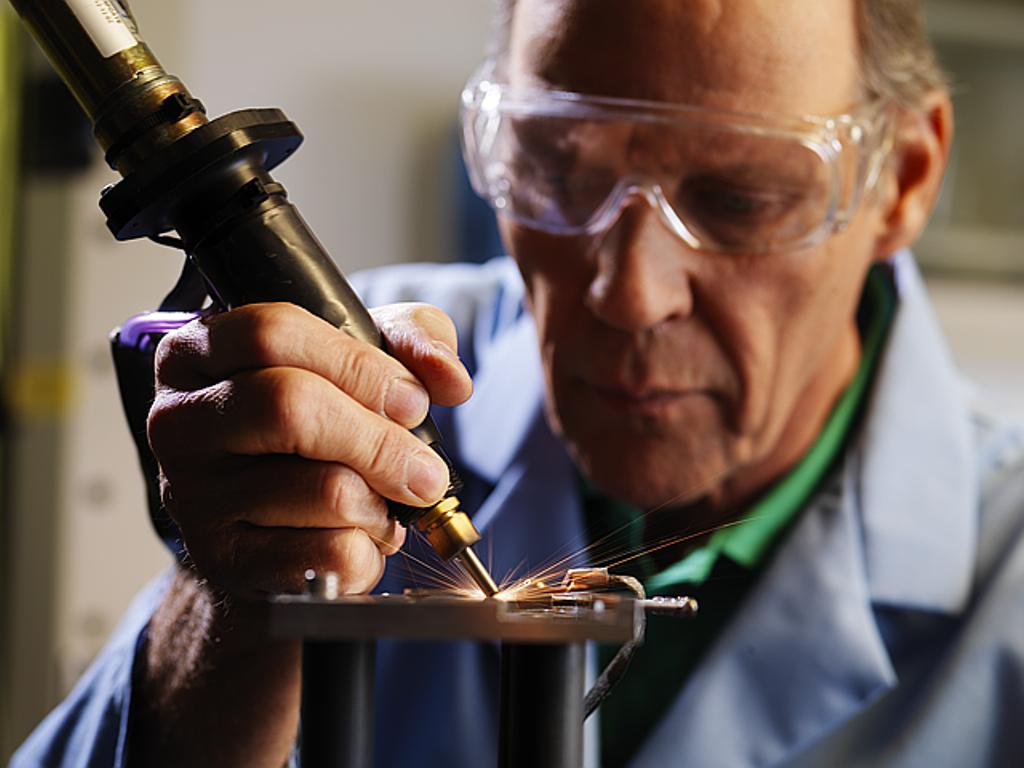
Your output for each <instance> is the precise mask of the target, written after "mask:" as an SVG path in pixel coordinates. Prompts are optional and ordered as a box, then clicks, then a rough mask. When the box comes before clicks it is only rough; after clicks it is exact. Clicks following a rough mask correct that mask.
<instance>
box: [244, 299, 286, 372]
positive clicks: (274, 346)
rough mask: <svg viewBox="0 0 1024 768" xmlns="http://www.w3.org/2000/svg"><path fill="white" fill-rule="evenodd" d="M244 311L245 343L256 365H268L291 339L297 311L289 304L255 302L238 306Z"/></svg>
mask: <svg viewBox="0 0 1024 768" xmlns="http://www.w3.org/2000/svg"><path fill="white" fill-rule="evenodd" d="M236 311H237V312H240V313H244V315H243V316H244V320H245V326H244V329H243V330H244V334H245V336H246V339H247V341H246V343H247V345H248V346H249V347H250V351H251V353H252V355H253V357H254V358H255V360H256V362H257V364H261V365H269V364H272V363H273V362H274V361H275V360H276V359H277V357H278V356H279V354H280V350H281V349H282V346H283V345H287V344H290V343H292V342H293V341H294V339H295V332H296V328H295V326H296V325H297V321H298V318H297V315H298V313H299V312H300V311H301V310H299V308H298V307H295V306H293V305H290V304H284V303H277V304H258V305H252V306H248V307H240V308H239V309H238V310H236Z"/></svg>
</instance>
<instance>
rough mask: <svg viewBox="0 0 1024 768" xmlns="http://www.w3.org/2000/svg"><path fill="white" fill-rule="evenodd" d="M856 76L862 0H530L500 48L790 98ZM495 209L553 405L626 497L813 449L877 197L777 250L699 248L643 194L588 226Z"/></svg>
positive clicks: (603, 76) (849, 332)
mask: <svg viewBox="0 0 1024 768" xmlns="http://www.w3.org/2000/svg"><path fill="white" fill-rule="evenodd" d="M858 75H859V65H858V52H857V40H856V28H855V9H854V6H853V2H852V0H825V2H818V3H805V2H796V0H782V1H780V0H732V1H731V2H716V1H715V0H697V1H695V2H685V3H683V2H678V0H630V2H629V3H604V2H580V1H574V0H519V3H518V5H517V8H516V13H515V18H514V20H513V26H512V33H511V40H510V51H509V59H508V79H509V82H510V83H511V85H513V86H529V87H534V88H537V87H540V88H548V89H558V90H565V91H577V92H582V93H587V94H594V95H604V96H613V97H622V98H633V99H644V100H653V101H668V102H677V103H682V104H688V105H693V106H699V107H707V108H712V109H717V110H725V111H732V112H745V113H760V114H766V115H779V116H801V115H828V114H838V113H841V112H844V111H847V110H849V109H850V108H851V107H853V106H855V105H856V104H857V103H858V102H859V101H861V99H862V94H861V91H860V84H859V79H858ZM650 133H651V132H648V134H650ZM643 141H646V142H649V145H645V146H644V147H642V150H643V151H648V152H650V153H653V154H654V155H656V156H660V155H659V153H668V154H671V153H672V152H673V151H678V150H680V149H681V148H679V147H675V148H672V147H668V146H659V144H658V141H659V140H658V137H657V135H649V136H648V137H647V138H645V139H644V140H643ZM590 151H592V152H593V153H594V154H595V155H596V156H600V154H601V152H602V147H600V146H594V147H590ZM501 226H502V232H503V236H504V237H505V241H506V244H507V245H508V247H509V249H510V251H511V253H512V254H513V255H514V257H515V259H516V261H517V262H518V264H519V267H520V269H521V271H522V274H523V277H524V279H525V282H526V286H527V292H528V299H529V303H530V309H531V312H532V314H533V316H534V318H535V320H536V324H537V330H538V334H539V338H540V344H541V352H542V358H543V363H544V369H545V374H546V384H547V390H548V410H549V417H550V420H551V422H552V424H553V426H554V428H555V429H556V431H558V432H559V433H560V434H561V435H562V436H563V438H564V439H565V441H566V443H567V445H568V446H569V448H570V450H571V452H572V453H573V455H574V457H575V458H576V460H577V462H578V463H579V465H580V467H581V469H582V470H583V471H584V472H585V473H586V474H587V475H588V477H590V478H591V480H592V481H593V482H594V483H595V484H597V485H598V486H599V487H601V488H603V489H604V490H606V491H608V492H610V493H612V494H613V495H615V496H617V497H619V498H622V499H626V500H629V501H632V502H634V503H637V504H639V505H641V506H644V507H654V506H658V505H662V504H671V503H683V502H687V501H691V500H694V499H696V498H698V497H702V496H706V497H710V498H712V499H715V498H724V497H729V496H730V495H736V494H740V495H742V494H743V493H752V492H756V491H757V490H758V483H759V482H761V481H763V482H768V481H770V480H772V479H774V477H776V476H778V474H780V473H781V472H783V471H784V470H785V469H786V468H788V467H789V466H790V465H791V464H792V463H793V462H794V461H796V460H797V459H798V458H799V455H800V454H801V453H802V452H803V451H804V450H806V448H807V447H808V446H809V443H810V442H811V440H813V437H814V436H815V435H816V434H817V431H818V430H819V429H820V427H821V425H822V423H823V421H824V419H825V417H826V416H827V414H828V411H829V409H830V407H831V405H832V403H833V402H834V400H835V398H836V396H837V395H838V394H839V393H840V392H841V390H842V389H843V387H844V385H845V383H846V382H847V381H848V379H849V377H850V376H851V375H852V373H853V371H854V370H855V368H856V364H857V358H858V341H857V333H856V327H855V324H854V316H855V311H856V306H857V301H858V298H859V295H860V290H861V286H862V284H863V277H864V274H865V273H866V270H867V268H868V266H869V264H870V262H871V260H872V256H873V253H874V250H875V248H874V246H875V238H876V236H877V233H878V232H879V228H880V226H881V213H880V212H879V211H878V210H877V209H876V208H874V207H873V206H871V205H868V204H862V205H861V209H860V210H859V211H858V213H857V215H856V217H855V218H854V220H853V222H852V223H851V225H850V226H849V228H847V229H846V230H845V231H844V232H842V233H840V234H837V235H834V236H833V237H831V238H829V239H827V240H826V241H825V242H824V243H823V244H821V245H819V246H815V247H813V248H805V249H802V250H799V251H792V252H780V253H774V254H772V255H770V256H766V255H764V254H756V255H755V254H744V253H740V254H732V255H722V254H717V253H708V252H696V251H694V250H692V249H690V248H689V247H688V246H687V245H686V244H685V243H684V242H683V241H682V240H680V239H679V238H678V237H676V236H675V235H674V234H672V233H671V232H670V231H669V230H668V229H667V228H666V226H665V225H664V224H663V223H662V221H661V219H660V218H659V216H658V214H657V213H656V212H655V211H654V209H653V208H652V207H651V206H650V205H648V204H647V203H646V202H644V201H643V199H642V198H637V199H635V200H632V201H631V202H630V203H629V204H628V205H627V206H625V207H624V209H623V211H622V214H621V216H620V217H619V218H618V219H617V221H616V222H615V224H614V225H612V227H611V228H610V229H609V230H608V231H606V232H604V233H603V234H600V235H596V236H579V237H568V236H558V235H552V234H546V233H543V232H539V231H536V230H531V229H528V228H524V227H521V226H517V225H515V224H513V223H512V222H510V221H508V220H502V222H501Z"/></svg>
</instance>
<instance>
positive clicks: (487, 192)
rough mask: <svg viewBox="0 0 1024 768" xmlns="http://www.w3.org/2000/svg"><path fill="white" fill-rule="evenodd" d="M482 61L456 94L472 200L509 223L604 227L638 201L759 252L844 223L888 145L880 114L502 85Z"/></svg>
mask: <svg viewBox="0 0 1024 768" xmlns="http://www.w3.org/2000/svg"><path fill="white" fill-rule="evenodd" d="M490 71H491V68H490V67H489V66H485V67H484V68H482V69H481V70H480V71H479V72H478V74H477V75H476V76H474V78H473V79H471V80H470V81H469V83H468V84H467V86H466V88H465V90H464V91H463V94H462V114H461V117H462V139H463V150H464V152H465V157H466V164H467V166H468V168H469V173H470V178H471V180H472V183H473V187H474V189H475V190H476V192H477V193H478V194H479V195H480V196H481V197H483V198H484V199H486V200H487V201H489V202H490V204H491V205H492V207H493V208H494V209H495V210H496V211H497V212H499V213H500V214H502V215H504V216H507V217H509V218H510V219H512V220H513V221H515V222H516V223H518V224H520V225H522V226H525V227H529V228H533V229H538V230H542V231H545V232H550V233H553V234H557V235H572V236H579V235H595V234H599V233H601V232H604V231H607V229H609V228H610V227H611V226H612V225H613V224H614V223H615V221H616V220H617V219H618V217H619V215H620V213H621V211H622V209H623V207H624V206H625V205H626V204H628V203H630V202H633V201H637V200H643V201H646V202H647V203H648V204H649V205H650V206H651V207H652V208H654V209H655V210H656V211H658V213H659V214H660V216H661V218H662V220H663V221H664V223H665V225H666V226H667V227H668V228H669V229H670V230H671V231H672V232H674V233H675V234H676V235H678V236H679V237H680V238H681V239H682V240H684V241H685V242H686V243H687V245H689V246H690V247H691V248H694V249H697V250H709V251H715V252H724V253H751V254H753V253H769V252H773V251H782V250H794V249H798V248H802V247H807V246H810V245H814V244H816V243H818V242H821V241H822V240H824V239H825V238H827V237H828V236H829V235H831V234H832V233H834V232H836V231H839V230H840V229H842V228H843V227H844V226H846V224H847V223H848V222H849V220H850V217H851V216H852V215H853V213H854V211H855V210H856V208H857V205H858V203H859V202H860V199H861V198H862V196H863V194H864V192H865V191H866V190H869V189H871V188H872V187H873V186H874V184H875V182H876V180H877V178H878V175H879V172H880V169H881V167H882V163H883V159H884V156H885V154H886V152H887V150H888V146H889V137H888V134H889V131H888V130H886V125H887V121H886V112H887V110H886V108H885V106H884V104H883V103H881V102H870V103H868V104H865V105H864V106H863V107H861V108H859V109H858V110H857V111H856V112H853V113H851V114H844V115H836V116H831V117H802V118H793V119H781V120H780V119H778V118H766V117H762V116H758V115H746V114H736V113H724V112H715V111H711V110H707V109H703V108H698V107H690V106H684V105H677V104H668V103H663V102H648V101H638V100H632V99H618V98H606V97H597V96H587V95H584V94H579V93H570V92H563V91H546V90H539V89H525V88H512V87H510V86H507V85H502V84H500V83H498V82H495V81H494V80H492V79H491V77H490Z"/></svg>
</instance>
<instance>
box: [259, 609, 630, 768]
mask: <svg viewBox="0 0 1024 768" xmlns="http://www.w3.org/2000/svg"><path fill="white" fill-rule="evenodd" d="M327 592H328V593H330V590H328V591H327ZM269 607H270V612H269V620H270V627H269V629H270V634H271V635H272V636H275V637H298V638H302V640H303V642H304V649H303V665H302V666H303V669H302V735H301V750H302V755H301V757H302V766H303V768H369V767H370V766H372V765H373V752H372V739H373V677H374V664H373V661H374V659H373V656H374V644H375V641H376V639H377V638H381V637H395V638H402V639H405V640H473V639H476V640H498V641H500V642H501V643H502V644H503V646H502V668H501V722H500V733H499V737H498V741H499V750H500V752H499V758H498V759H499V765H500V767H501V768H580V766H581V765H582V763H583V694H584V691H583V684H584V674H585V658H586V654H585V651H584V648H585V646H584V643H585V642H586V641H587V640H594V641H597V642H610V643H615V642H618V643H622V642H625V641H626V640H629V639H631V638H632V637H633V636H634V634H635V632H636V630H637V626H638V622H640V621H641V620H642V616H643V611H644V607H643V605H642V601H637V600H633V599H623V600H608V601H603V600H594V601H592V602H591V603H588V604H587V605H582V604H581V605H567V606H552V605H551V604H550V603H549V605H548V607H546V608H538V607H537V606H522V605H517V604H515V603H513V602H502V601H499V600H475V599H467V598H458V597H452V596H448V595H439V596H414V597H408V596H398V595H387V596H385V595H379V596H373V597H333V598H332V597H327V596H319V595H281V596H278V597H274V598H272V599H271V601H270V606H269ZM483 759H485V760H486V758H483ZM487 762H490V761H487Z"/></svg>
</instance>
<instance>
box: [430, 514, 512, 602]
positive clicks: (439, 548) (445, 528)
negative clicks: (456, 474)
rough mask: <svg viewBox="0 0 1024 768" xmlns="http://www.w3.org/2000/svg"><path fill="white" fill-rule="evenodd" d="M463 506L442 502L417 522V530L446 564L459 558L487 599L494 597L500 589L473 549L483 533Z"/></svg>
mask: <svg viewBox="0 0 1024 768" xmlns="http://www.w3.org/2000/svg"><path fill="white" fill-rule="evenodd" d="M461 506H462V504H461V502H460V501H459V500H458V498H457V497H455V496H449V497H448V498H446V499H442V500H441V501H439V502H438V503H437V504H435V505H434V506H433V507H432V508H431V509H429V510H427V511H426V512H425V513H423V515H422V516H421V517H420V518H419V520H417V521H416V527H417V528H418V529H419V530H420V531H421V532H422V533H423V534H424V535H425V536H426V537H427V541H429V542H430V546H432V547H433V548H434V551H435V552H437V554H439V555H440V556H441V559H442V560H451V559H452V558H453V557H458V558H459V562H460V563H461V564H462V567H463V568H464V569H465V571H466V573H468V574H469V575H470V577H471V578H472V579H473V581H474V582H476V585H477V586H478V587H480V589H482V590H483V592H484V594H485V595H487V596H488V597H491V596H492V595H494V594H496V593H497V592H498V587H497V586H496V585H495V583H494V579H492V578H491V574H490V573H488V571H487V569H486V568H485V567H484V565H483V564H482V563H481V562H480V560H479V558H477V556H476V553H475V552H473V549H472V547H473V545H474V544H476V543H477V542H478V541H480V533H479V531H477V529H476V526H474V525H473V521H472V520H470V519H469V516H468V515H467V514H466V513H465V512H463V511H462V509H461V508H460V507H461Z"/></svg>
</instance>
